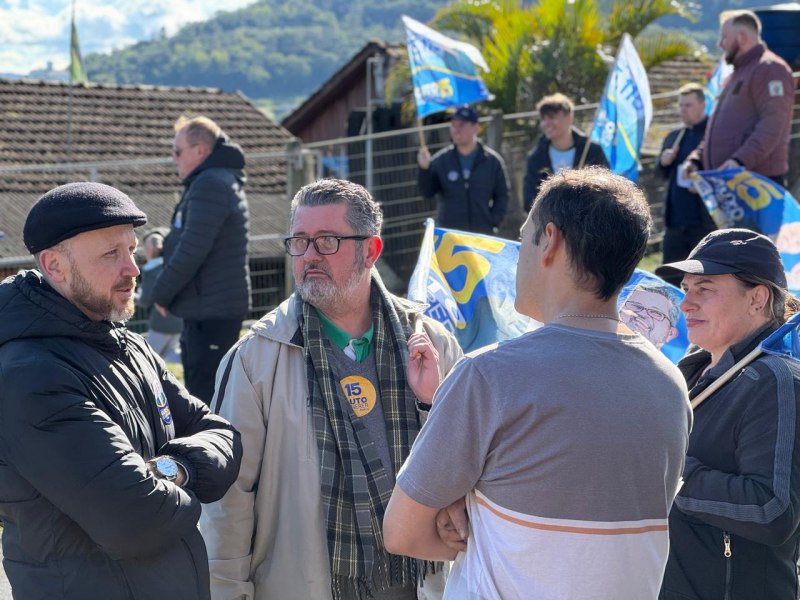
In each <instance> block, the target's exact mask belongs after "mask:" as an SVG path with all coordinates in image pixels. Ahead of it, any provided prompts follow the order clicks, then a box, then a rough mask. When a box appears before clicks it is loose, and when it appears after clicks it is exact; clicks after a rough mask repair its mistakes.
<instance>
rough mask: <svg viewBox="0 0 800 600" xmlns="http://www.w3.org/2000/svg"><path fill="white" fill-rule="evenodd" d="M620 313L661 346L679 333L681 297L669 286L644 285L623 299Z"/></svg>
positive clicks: (637, 330) (633, 326) (635, 327)
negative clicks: (677, 325)
mask: <svg viewBox="0 0 800 600" xmlns="http://www.w3.org/2000/svg"><path fill="white" fill-rule="evenodd" d="M619 317H620V319H622V322H623V323H625V325H627V326H628V327H630V328H631V329H633V330H634V331H636V332H637V333H641V334H642V335H643V336H644V337H646V338H647V339H648V340H650V341H651V342H652V343H653V344H654V345H655V347H656V348H661V346H663V345H664V344H666V343H667V342H668V341H670V340H671V339H673V338H674V337H675V336H677V335H678V330H677V329H676V328H675V324H676V323H677V322H678V318H679V317H680V299H679V298H678V296H677V294H675V293H674V292H672V291H671V290H670V289H669V288H667V287H666V286H663V285H654V284H644V285H640V286H637V287H636V288H635V289H634V290H633V291H632V292H631V293H630V294H629V295H628V297H627V298H626V299H625V302H623V304H622V306H621V307H620V311H619Z"/></svg>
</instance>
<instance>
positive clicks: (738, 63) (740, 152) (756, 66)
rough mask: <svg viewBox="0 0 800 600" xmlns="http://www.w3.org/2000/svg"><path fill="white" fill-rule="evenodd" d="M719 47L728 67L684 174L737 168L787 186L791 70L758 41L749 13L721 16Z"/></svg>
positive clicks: (758, 29) (755, 20) (754, 18)
mask: <svg viewBox="0 0 800 600" xmlns="http://www.w3.org/2000/svg"><path fill="white" fill-rule="evenodd" d="M720 23H721V29H720V37H719V47H720V48H721V49H722V50H723V52H725V60H726V61H727V62H728V64H731V65H733V74H731V76H730V78H729V79H728V81H727V82H726V83H725V87H724V88H723V89H722V93H721V94H720V96H719V99H718V100H717V105H716V108H715V109H714V112H713V114H712V115H711V117H710V119H709V122H708V126H707V127H706V134H705V138H704V139H703V142H702V143H701V144H700V146H699V147H698V148H697V149H696V150H695V151H694V152H692V153H691V154H690V155H689V158H688V160H687V165H686V169H687V171H689V172H692V171H696V170H698V169H699V168H703V169H725V168H729V167H738V166H742V167H745V168H746V169H748V170H750V171H754V172H756V173H760V174H761V175H764V176H766V177H769V178H770V179H772V180H774V181H775V182H777V183H778V184H780V185H782V186H784V187H785V186H786V175H787V173H788V172H789V134H790V130H791V124H792V110H793V106H794V79H793V78H792V70H791V69H790V68H789V65H787V64H786V61H784V60H783V59H782V58H781V57H779V56H778V55H777V54H775V53H773V52H771V51H770V50H768V49H767V46H766V44H765V43H764V42H763V41H762V40H761V21H760V20H759V19H758V17H757V16H756V14H755V13H753V12H751V11H749V10H736V11H726V12H723V13H722V14H721V15H720Z"/></svg>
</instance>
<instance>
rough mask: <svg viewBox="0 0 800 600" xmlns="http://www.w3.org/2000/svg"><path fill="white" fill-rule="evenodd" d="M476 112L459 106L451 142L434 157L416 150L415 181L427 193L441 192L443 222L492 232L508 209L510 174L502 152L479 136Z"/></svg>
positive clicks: (440, 219) (452, 123)
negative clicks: (494, 148) (416, 167)
mask: <svg viewBox="0 0 800 600" xmlns="http://www.w3.org/2000/svg"><path fill="white" fill-rule="evenodd" d="M479 128H480V125H479V124H478V113H477V112H475V110H474V109H472V108H470V107H469V106H466V105H465V106H461V107H459V108H458V109H457V110H456V111H455V113H454V114H453V117H452V119H451V120H450V137H451V138H452V140H453V143H452V144H451V145H450V146H447V147H446V148H442V149H441V150H439V152H437V153H436V154H435V155H434V156H433V158H431V153H430V151H429V150H428V148H427V146H423V147H422V148H420V149H419V152H418V153H417V164H418V165H419V170H418V172H417V183H418V184H419V189H420V191H421V192H422V195H423V196H426V197H432V196H435V195H437V194H438V195H439V212H438V216H437V217H436V224H437V225H438V226H439V227H447V228H450V229H460V230H462V231H471V232H473V233H488V234H492V233H494V232H495V230H496V229H497V228H498V227H499V226H500V224H501V223H502V222H503V218H504V217H505V216H506V210H507V209H508V175H507V174H506V164H505V162H504V161H503V157H502V156H500V155H499V154H498V153H497V152H495V151H494V150H492V149H491V148H489V147H488V146H486V145H484V144H483V143H481V142H480V141H479V140H478V129H479Z"/></svg>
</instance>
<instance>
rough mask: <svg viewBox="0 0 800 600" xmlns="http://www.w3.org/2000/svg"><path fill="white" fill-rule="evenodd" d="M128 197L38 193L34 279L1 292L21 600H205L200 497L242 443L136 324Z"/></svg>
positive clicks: (3, 387)
mask: <svg viewBox="0 0 800 600" xmlns="http://www.w3.org/2000/svg"><path fill="white" fill-rule="evenodd" d="M145 221H146V217H145V215H144V213H142V212H141V211H140V210H139V209H138V208H136V206H135V205H134V203H133V202H132V201H131V199H130V198H128V197H127V196H126V195H125V194H123V193H122V192H120V191H118V190H116V189H114V188H112V187H109V186H106V185H102V184H99V183H72V184H68V185H64V186H61V187H58V188H55V189H53V190H51V191H49V192H48V193H47V194H45V195H44V196H42V197H41V198H40V199H39V201H38V202H37V203H36V204H35V205H34V206H33V208H32V209H31V210H30V212H29V213H28V217H27V219H26V222H25V228H24V234H23V238H24V240H25V245H26V246H27V248H28V250H29V251H30V252H31V254H33V255H34V257H35V259H36V264H37V270H31V271H23V272H21V273H19V274H18V275H16V276H15V277H9V278H8V279H6V280H5V281H4V282H3V283H2V284H0V311H2V314H3V319H2V321H0V520H2V523H3V554H4V560H3V566H4V568H5V571H6V574H7V575H8V579H9V581H10V582H11V589H12V591H13V593H14V597H15V598H25V599H26V600H27V599H29V598H61V599H66V600H94V599H97V600H108V599H123V598H137V599H143V600H144V599H153V600H157V599H161V598H174V599H180V600H196V599H198V598H199V599H204V598H209V578H208V569H207V566H206V560H207V559H206V549H205V545H204V544H203V539H202V537H201V536H200V532H199V531H198V530H197V521H198V519H199V517H200V503H201V502H210V501H213V500H217V499H218V498H220V497H222V495H223V494H224V493H225V491H226V490H227V489H228V487H229V486H230V485H231V483H233V481H234V480H235V479H236V474H237V472H238V470H239V461H240V458H241V452H242V446H241V441H240V439H239V434H238V433H237V432H236V431H235V430H234V429H233V428H232V427H231V426H230V424H229V423H228V422H227V421H225V420H224V419H222V418H220V417H218V416H216V415H213V414H212V413H211V412H210V411H209V409H208V407H207V406H206V405H205V404H203V403H202V402H201V401H200V400H198V399H197V398H193V397H192V396H190V395H189V394H188V392H187V391H186V390H185V389H184V388H183V386H181V385H180V384H179V383H178V382H177V381H176V380H175V379H174V378H173V377H172V375H170V374H169V372H168V371H167V370H166V368H165V366H164V363H163V362H162V361H161V359H160V358H159V357H158V355H157V354H155V352H153V351H152V349H151V348H150V347H149V346H148V345H147V344H146V343H145V341H144V339H143V338H142V337H141V336H139V335H137V334H135V333H131V332H129V331H128V330H127V329H126V328H125V323H124V321H126V320H127V319H129V318H130V317H131V315H132V314H133V291H134V285H135V283H136V276H137V275H138V274H139V270H138V268H137V267H136V263H135V261H134V258H133V253H134V251H135V249H136V235H135V233H134V227H137V226H140V225H143V224H144V223H145Z"/></svg>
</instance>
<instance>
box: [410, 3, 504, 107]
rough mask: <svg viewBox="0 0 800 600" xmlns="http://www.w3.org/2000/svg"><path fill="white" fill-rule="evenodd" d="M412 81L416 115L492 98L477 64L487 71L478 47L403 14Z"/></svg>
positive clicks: (487, 68)
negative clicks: (443, 33) (454, 38)
mask: <svg viewBox="0 0 800 600" xmlns="http://www.w3.org/2000/svg"><path fill="white" fill-rule="evenodd" d="M403 24H404V25H405V28H406V40H407V46H408V62H409V66H410V67H411V83H412V85H413V86H414V100H415V102H416V104H417V115H418V116H419V118H420V119H421V118H423V117H426V116H428V115H430V114H433V113H437V112H441V111H444V110H447V109H448V108H451V107H454V106H460V105H462V104H469V103H472V102H480V101H481V100H488V99H491V98H492V96H491V94H489V90H488V89H487V88H486V85H485V84H484V83H483V80H482V79H481V77H480V75H478V72H477V69H476V68H475V67H476V65H477V66H479V67H481V68H483V69H484V70H486V71H488V70H489V67H488V66H487V65H486V62H485V61H484V60H483V57H482V56H481V53H480V51H479V50H478V49H477V48H475V47H474V46H472V45H470V44H467V43H465V42H459V41H456V40H453V39H450V38H448V37H446V36H444V35H442V34H441V33H439V32H437V31H435V30H433V29H431V28H430V27H426V26H425V25H423V24H422V23H420V22H418V21H415V20H414V19H411V18H409V17H405V16H404V17H403Z"/></svg>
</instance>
